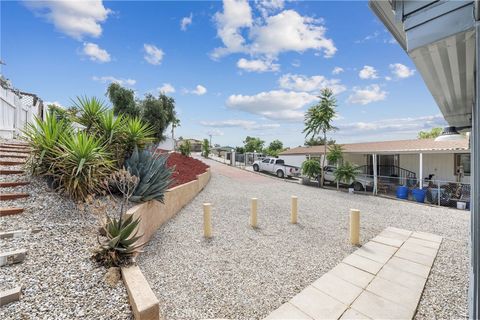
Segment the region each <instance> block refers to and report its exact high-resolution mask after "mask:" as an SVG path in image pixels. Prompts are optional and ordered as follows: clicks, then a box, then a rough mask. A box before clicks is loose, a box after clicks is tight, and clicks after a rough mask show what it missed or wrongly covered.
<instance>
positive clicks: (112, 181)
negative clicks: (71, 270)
mask: <svg viewBox="0 0 480 320" xmlns="http://www.w3.org/2000/svg"><path fill="white" fill-rule="evenodd" d="M138 181H139V180H138V178H137V177H135V176H132V175H131V174H130V173H129V172H128V171H126V170H119V171H117V172H115V173H113V174H112V175H111V176H110V177H109V178H108V179H106V180H105V181H104V182H105V186H106V188H107V190H108V191H109V192H110V193H111V188H114V189H115V190H118V191H120V193H121V194H122V199H121V202H120V209H119V212H118V213H119V214H118V218H115V217H110V216H109V215H108V214H107V217H106V221H105V224H104V225H103V227H102V230H103V233H104V235H105V237H106V239H105V240H104V241H99V243H100V248H99V249H98V250H97V251H96V252H95V254H94V256H93V258H94V259H95V260H96V261H98V262H101V263H102V264H104V265H105V266H106V267H111V266H117V267H119V266H125V265H128V264H131V263H132V257H133V256H134V255H135V254H136V253H137V252H138V251H139V248H140V247H141V246H143V243H137V241H138V240H139V239H140V238H141V235H140V236H138V235H137V234H138V229H137V227H138V224H139V222H140V218H134V217H133V215H129V216H128V217H124V213H125V210H126V209H127V207H128V201H129V199H130V197H131V196H132V194H133V191H134V190H135V188H136V186H137V184H138ZM111 195H112V198H113V194H112V193H111Z"/></svg>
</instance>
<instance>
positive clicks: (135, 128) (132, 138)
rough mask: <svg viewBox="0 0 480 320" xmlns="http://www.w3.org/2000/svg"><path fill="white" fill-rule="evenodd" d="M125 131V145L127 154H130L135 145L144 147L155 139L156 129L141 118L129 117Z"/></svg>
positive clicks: (140, 147)
mask: <svg viewBox="0 0 480 320" xmlns="http://www.w3.org/2000/svg"><path fill="white" fill-rule="evenodd" d="M124 133H125V142H124V146H125V150H126V151H127V154H130V153H131V152H132V151H133V149H134V148H135V147H136V148H139V149H143V148H145V146H147V145H149V144H151V143H153V141H154V140H155V139H154V134H155V131H153V129H152V128H151V127H150V126H149V125H148V124H146V123H145V122H143V121H142V120H141V119H140V118H127V121H126V122H125V126H124Z"/></svg>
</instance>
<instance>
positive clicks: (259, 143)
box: [243, 136, 265, 152]
mask: <svg viewBox="0 0 480 320" xmlns="http://www.w3.org/2000/svg"><path fill="white" fill-rule="evenodd" d="M243 143H244V144H245V146H244V148H245V152H254V151H255V152H261V151H262V150H263V146H264V145H265V141H263V140H261V139H260V138H256V137H250V136H247V137H246V138H245V141H243Z"/></svg>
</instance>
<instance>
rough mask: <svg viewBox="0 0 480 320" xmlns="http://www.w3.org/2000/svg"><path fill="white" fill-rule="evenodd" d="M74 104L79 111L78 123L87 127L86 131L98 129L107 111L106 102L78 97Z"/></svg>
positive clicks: (93, 98)
mask: <svg viewBox="0 0 480 320" xmlns="http://www.w3.org/2000/svg"><path fill="white" fill-rule="evenodd" d="M72 102H73V104H74V105H75V107H76V108H77V109H78V110H79V116H78V117H77V122H78V123H80V124H81V125H83V126H85V128H86V131H89V130H90V129H92V128H96V127H97V126H98V124H99V122H100V117H101V116H102V114H103V113H104V112H105V111H107V106H106V105H105V102H104V101H102V100H100V99H98V98H96V97H92V98H89V97H87V96H85V97H77V98H76V100H72Z"/></svg>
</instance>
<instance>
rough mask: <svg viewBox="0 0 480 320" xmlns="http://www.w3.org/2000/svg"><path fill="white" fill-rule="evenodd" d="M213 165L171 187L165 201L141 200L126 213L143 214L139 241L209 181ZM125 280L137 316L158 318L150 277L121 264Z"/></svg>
mask: <svg viewBox="0 0 480 320" xmlns="http://www.w3.org/2000/svg"><path fill="white" fill-rule="evenodd" d="M210 176H211V175H210V169H207V171H206V172H205V173H202V174H200V175H198V176H197V179H196V180H194V181H190V182H187V183H185V184H182V185H180V186H177V187H174V188H172V189H168V190H167V191H166V192H165V198H164V203H160V202H159V201H156V200H152V201H148V202H144V203H141V204H139V205H136V206H135V207H132V208H131V209H130V210H128V211H127V213H126V214H127V215H132V214H133V215H134V216H135V217H140V224H139V226H138V234H142V237H141V238H140V239H139V242H140V243H142V242H148V241H149V240H150V239H151V238H152V236H153V235H154V234H155V232H156V231H157V230H158V228H160V227H161V226H162V225H163V224H164V223H165V222H167V221H168V220H170V218H172V217H173V216H174V215H176V214H177V212H179V211H180V210H181V209H182V208H183V207H184V206H185V205H187V204H188V203H189V202H190V201H192V200H193V198H195V196H196V195H197V194H198V193H199V192H200V191H202V189H203V188H204V187H205V186H206V185H207V183H208V182H209V181H210ZM122 276H123V282H124V283H125V286H126V287H127V292H128V297H129V300H130V305H131V306H132V311H133V314H134V316H135V319H137V320H158V319H159V317H160V316H159V304H158V299H157V297H156V296H155V294H154V293H153V291H152V289H151V288H150V286H149V284H148V282H147V279H145V277H144V276H143V274H142V271H141V270H140V268H139V267H138V266H133V267H127V268H122Z"/></svg>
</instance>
